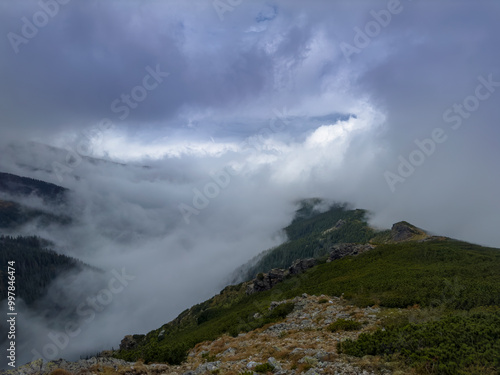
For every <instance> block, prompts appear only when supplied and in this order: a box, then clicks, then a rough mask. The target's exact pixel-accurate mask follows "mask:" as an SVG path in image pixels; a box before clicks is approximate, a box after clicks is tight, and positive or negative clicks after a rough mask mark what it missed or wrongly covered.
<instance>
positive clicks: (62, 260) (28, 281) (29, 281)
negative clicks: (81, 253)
mask: <svg viewBox="0 0 500 375" xmlns="http://www.w3.org/2000/svg"><path fill="white" fill-rule="evenodd" d="M50 246H51V243H50V242H48V241H46V240H43V239H41V238H39V237H35V236H32V237H21V236H19V237H10V236H0V265H1V266H0V300H4V299H6V298H7V286H8V269H7V262H14V266H13V268H15V272H16V279H18V280H22V282H18V283H17V289H16V296H17V297H19V298H22V299H23V300H24V302H26V304H28V305H32V304H33V303H34V302H36V301H37V300H38V299H39V298H41V297H42V296H43V295H44V294H45V292H46V291H47V287H48V286H49V285H50V283H51V282H52V281H54V280H55V279H56V278H57V277H58V276H59V275H61V274H62V273H65V272H68V271H72V270H81V269H82V268H84V267H88V266H87V265H85V264H84V263H82V262H80V261H78V260H77V259H74V258H71V257H68V256H65V255H61V254H57V253H56V252H55V251H53V250H51V248H50Z"/></svg>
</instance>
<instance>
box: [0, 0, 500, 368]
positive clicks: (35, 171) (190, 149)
mask: <svg viewBox="0 0 500 375" xmlns="http://www.w3.org/2000/svg"><path fill="white" fill-rule="evenodd" d="M41 3H43V4H49V3H50V4H57V12H54V13H55V14H54V15H53V16H52V15H50V14H48V13H47V14H48V16H47V17H48V18H47V20H48V22H47V24H46V25H44V26H41V27H37V32H36V35H34V36H32V37H30V38H28V37H26V35H24V34H23V30H25V31H26V27H25V28H24V29H23V25H24V24H25V21H24V20H26V19H27V20H28V21H29V22H30V23H33V22H35V23H36V22H37V21H36V20H35V21H34V20H33V17H34V15H35V14H37V13H36V12H40V11H41V10H40V9H42V8H41V5H40V4H41ZM396 3H397V4H398V6H396V8H394V9H392V8H391V9H392V10H393V12H392V13H391V12H390V11H389V10H387V9H389V8H390V7H391V6H394V4H396ZM452 3H453V4H452ZM389 4H393V5H389ZM230 8H231V10H227V11H226V12H224V13H223V14H222V15H221V14H220V9H219V13H218V11H217V9H215V8H214V5H213V3H212V2H211V1H201V0H200V1H198V0H194V1H191V2H189V4H188V3H185V2H181V1H165V2H159V1H145V2H139V1H129V2H120V1H109V2H99V1H89V2H83V1H77V0H74V1H71V2H63V1H57V0H54V1H53V2H52V3H51V2H50V1H46V2H40V3H38V2H35V1H25V2H22V3H11V2H2V3H0V34H2V35H4V36H6V37H3V38H2V39H1V41H0V50H1V54H2V58H1V60H0V80H1V81H2V82H3V83H2V85H1V86H0V97H1V98H2V100H0V155H1V157H0V171H1V172H7V173H12V174H16V175H19V176H26V177H31V178H35V179H38V180H42V181H46V182H50V183H53V184H56V185H60V186H62V187H64V188H67V189H69V193H68V202H69V203H68V205H67V206H65V207H57V208H54V207H53V206H51V205H50V204H47V203H44V202H41V201H40V200H37V199H36V198H35V197H30V198H26V197H24V198H19V197H17V198H16V197H11V199H12V200H17V201H18V202H20V203H22V204H24V205H27V206H29V207H34V208H37V209H40V210H42V211H45V212H48V213H55V214H58V215H67V216H69V217H71V218H72V222H71V223H70V224H68V225H65V226H60V225H58V224H54V225H49V226H41V225H38V224H36V223H30V224H27V225H26V226H24V227H20V228H17V229H16V230H15V231H14V232H11V233H9V234H16V235H17V234H19V235H33V234H36V235H39V236H41V237H43V238H46V239H48V240H50V241H52V242H53V243H54V244H55V250H56V251H57V252H59V253H62V254H65V255H68V256H71V257H74V258H77V259H79V260H81V261H83V262H85V263H87V264H89V265H91V266H93V267H97V268H99V269H100V270H101V271H102V272H101V271H99V272H94V271H89V270H85V271H81V272H80V273H71V274H68V275H63V276H61V277H60V278H59V279H58V280H56V281H55V284H54V285H53V286H51V288H50V291H51V292H49V294H48V295H47V296H46V297H45V299H44V300H43V301H41V302H40V303H41V304H42V305H43V304H47V306H49V305H50V304H53V303H55V302H54V301H59V303H61V301H63V302H62V303H64V304H65V306H66V307H67V311H63V312H62V314H68V315H67V316H66V318H65V319H63V320H66V321H68V320H71V319H70V316H72V315H71V314H73V315H74V314H75V312H76V309H77V307H78V306H81V304H82V303H86V304H88V302H86V301H87V298H93V297H95V296H97V293H98V292H99V291H100V290H103V289H106V290H111V292H109V293H108V295H110V296H112V297H111V298H112V301H111V302H110V303H109V304H107V305H105V306H104V307H103V309H102V311H98V309H94V308H91V309H93V310H94V311H95V316H94V317H93V318H92V319H89V317H90V315H89V314H87V315H86V316H82V315H79V318H78V319H80V320H78V322H79V323H78V324H79V325H78V326H77V328H80V329H81V331H79V333H78V334H77V335H75V337H74V338H70V341H69V345H68V346H67V347H65V348H64V350H59V351H58V353H57V355H58V357H64V358H68V359H75V358H78V357H79V356H80V355H81V354H89V353H95V352H97V351H99V350H103V349H110V348H111V347H113V346H114V347H115V348H116V347H117V346H118V345H119V342H120V340H121V338H123V336H124V335H126V334H132V333H145V332H147V331H149V330H151V329H154V328H157V327H159V326H160V325H162V324H164V323H166V322H168V321H170V320H171V319H173V318H175V316H177V315H178V314H179V313H180V312H181V311H183V310H184V309H186V308H188V307H190V306H192V305H193V304H196V303H198V302H200V301H202V300H204V299H206V298H209V297H211V296H212V295H214V294H216V293H218V292H219V291H220V290H221V289H222V288H223V287H224V286H225V284H224V283H225V282H226V281H227V280H228V277H229V276H230V275H231V273H232V272H233V271H234V270H235V269H236V268H237V267H239V266H240V265H241V264H243V263H245V262H247V261H248V260H249V259H251V258H253V257H254V256H256V255H257V254H259V253H260V252H261V251H263V250H265V249H268V248H270V247H273V246H276V245H278V244H280V243H281V242H283V241H285V240H286V238H285V237H284V234H283V232H282V228H284V227H285V226H287V225H288V224H289V223H290V221H291V220H292V218H293V215H294V211H295V209H296V207H297V206H296V203H297V201H298V200H300V199H302V198H309V197H321V198H324V199H326V200H328V201H337V202H350V203H351V204H352V205H353V206H355V207H357V208H364V209H367V210H370V211H371V212H372V217H371V224H372V225H373V226H376V227H381V228H387V227H390V225H391V224H393V223H395V222H397V221H400V220H407V221H409V222H411V223H412V224H414V225H416V226H418V227H421V228H425V229H426V230H428V231H430V232H433V233H436V234H440V235H446V236H450V237H453V238H458V239H462V240H465V241H469V242H474V243H478V244H481V245H488V246H496V247H500V237H499V234H498V231H497V230H496V228H497V227H498V225H499V224H500V216H499V212H500V201H499V200H498V199H497V198H496V196H497V194H498V193H497V192H498V190H499V188H500V178H499V176H498V173H497V172H496V171H497V167H496V165H497V164H498V160H499V156H500V155H499V151H498V150H499V148H498V139H499V137H500V132H499V130H498V119H499V118H500V116H499V115H500V109H499V107H498V105H497V103H498V101H499V98H500V69H499V67H500V52H499V51H498V48H496V46H497V45H498V35H500V26H499V24H498V22H496V18H495V17H496V14H497V13H498V10H499V5H498V4H497V3H495V2H493V1H483V2H480V3H474V4H472V3H470V2H466V1H459V2H451V1H443V2H440V3H438V4H436V3H435V2H431V1H424V0H421V1H404V0H401V1H400V2H395V1H389V2H387V1H376V2H368V1H360V2H356V4H353V3H352V2H348V1H339V2H323V1H319V0H318V1H309V2H307V4H305V2H303V1H298V0H294V1H271V2H269V1H252V2H245V1H243V2H241V3H240V5H236V6H230ZM53 9H56V8H53ZM228 9H229V8H228ZM398 10H399V11H398ZM387 12H389V13H387ZM495 12H496V13H495ZM374 14H375V16H374ZM387 14H390V16H389V17H390V19H389V18H386V19H385V20H386V23H387V24H386V25H385V26H384V24H383V23H384V22H383V20H382V21H380V19H379V18H377V17H383V15H385V16H386V15H387ZM24 17H26V18H24ZM221 18H222V20H221ZM377 19H379V21H377ZM387 20H388V21H387ZM370 22H371V24H370ZM373 22H379V24H378V29H377V30H379V31H378V32H374V31H373V30H372V31H371V32H372V34H373V36H372V37H369V36H368V37H367V38H368V39H369V41H368V44H367V45H366V46H364V47H362V48H361V47H360V46H356V41H357V40H358V39H356V38H357V37H356V33H358V31H357V30H361V31H364V33H365V34H366V33H370V30H369V28H370V27H373V24H374V23H373ZM381 22H382V23H381ZM367 25H372V26H367ZM35 27H36V25H35ZM366 27H368V31H366ZM9 33H15V34H16V35H18V36H19V37H21V38H24V40H26V42H23V43H18V44H16V42H15V40H14V39H12V38H13V36H12V34H10V35H11V36H10V37H8V35H9ZM365 36H366V35H365ZM358 38H359V37H358ZM13 40H14V42H13ZM16 40H19V39H16ZM358 41H359V40H358ZM13 43H14V44H13ZM343 43H344V46H345V44H346V43H347V44H349V45H351V46H353V47H355V50H356V51H357V52H353V53H352V54H351V55H349V56H346V53H345V50H344V51H343V49H342V48H341V45H343ZM16 51H17V52H16ZM158 71H159V72H162V73H161V74H160V73H158ZM155 72H156V73H155ZM163 73H164V74H163ZM167 73H168V75H167ZM162 74H163V75H162ZM148 76H149V77H148ZM118 108H122V109H121V110H118ZM124 108H125V109H124ZM0 199H2V200H3V199H5V197H3V196H1V197H0ZM4 232H5V231H4ZM4 232H2V233H4ZM123 270H125V271H123ZM116 272H118V273H120V274H121V273H122V272H126V274H127V275H130V280H128V281H126V282H124V283H122V284H120V282H119V281H118V282H113V284H112V286H110V282H111V281H110V280H112V279H113V278H116V277H117V276H116ZM124 284H126V285H124ZM121 285H122V286H123V289H120V288H119V287H120V286H121ZM118 289H120V291H119V292H113V290H116V291H117V290H118ZM51 293H52V294H51ZM101 305H102V304H101ZM86 307H87V308H88V307H89V306H88V305H86ZM23 311H24V313H23V314H22V318H20V319H21V320H20V321H19V323H18V324H19V326H22V327H23V328H22V331H21V329H20V331H21V335H22V337H23V340H24V344H23V352H22V353H21V352H19V355H20V357H19V361H20V362H27V361H29V360H31V359H32V358H33V354H32V349H36V350H38V351H39V352H40V351H41V350H42V348H43V347H44V345H46V344H47V343H50V342H51V341H50V339H49V338H48V335H49V334H50V333H51V332H54V330H55V331H58V330H61V329H63V328H61V327H56V326H55V325H54V324H56V322H57V319H55V318H54V317H53V316H41V315H40V314H37V313H35V312H33V311H30V310H29V309H28V308H27V307H26V308H23ZM77 315H78V314H77ZM85 317H86V318H87V319H88V320H89V321H87V322H86V321H85ZM59 320H61V319H60V318H59ZM56 325H57V324H56Z"/></svg>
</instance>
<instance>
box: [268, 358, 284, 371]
mask: <svg viewBox="0 0 500 375" xmlns="http://www.w3.org/2000/svg"><path fill="white" fill-rule="evenodd" d="M267 363H269V364H270V365H271V366H273V367H274V369H275V370H276V371H281V370H282V368H281V365H280V363H279V362H278V361H277V360H276V358H274V357H269V358H268V359H267Z"/></svg>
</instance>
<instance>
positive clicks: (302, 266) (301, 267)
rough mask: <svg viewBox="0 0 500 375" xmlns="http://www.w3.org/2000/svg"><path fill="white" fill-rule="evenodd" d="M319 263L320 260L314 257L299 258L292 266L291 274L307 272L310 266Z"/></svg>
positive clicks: (289, 270)
mask: <svg viewBox="0 0 500 375" xmlns="http://www.w3.org/2000/svg"><path fill="white" fill-rule="evenodd" d="M316 264H318V261H317V260H316V259H314V258H308V259H298V260H296V261H295V262H293V264H292V265H291V266H290V268H289V269H288V272H289V273H290V275H298V274H299V273H302V272H305V271H306V270H308V269H309V268H312V267H314V266H315V265H316Z"/></svg>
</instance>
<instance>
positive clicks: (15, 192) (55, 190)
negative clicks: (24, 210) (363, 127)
mask: <svg viewBox="0 0 500 375" xmlns="http://www.w3.org/2000/svg"><path fill="white" fill-rule="evenodd" d="M0 192H2V193H5V194H8V195H11V196H14V197H29V196H37V197H39V198H41V199H42V200H43V201H44V202H45V203H51V204H54V203H56V204H57V203H63V202H64V200H65V195H66V194H67V193H68V192H69V190H68V189H65V188H63V187H61V186H58V185H55V184H52V183H49V182H44V181H40V180H35V179H33V178H28V177H21V176H16V175H13V174H10V173H3V172H0Z"/></svg>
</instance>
